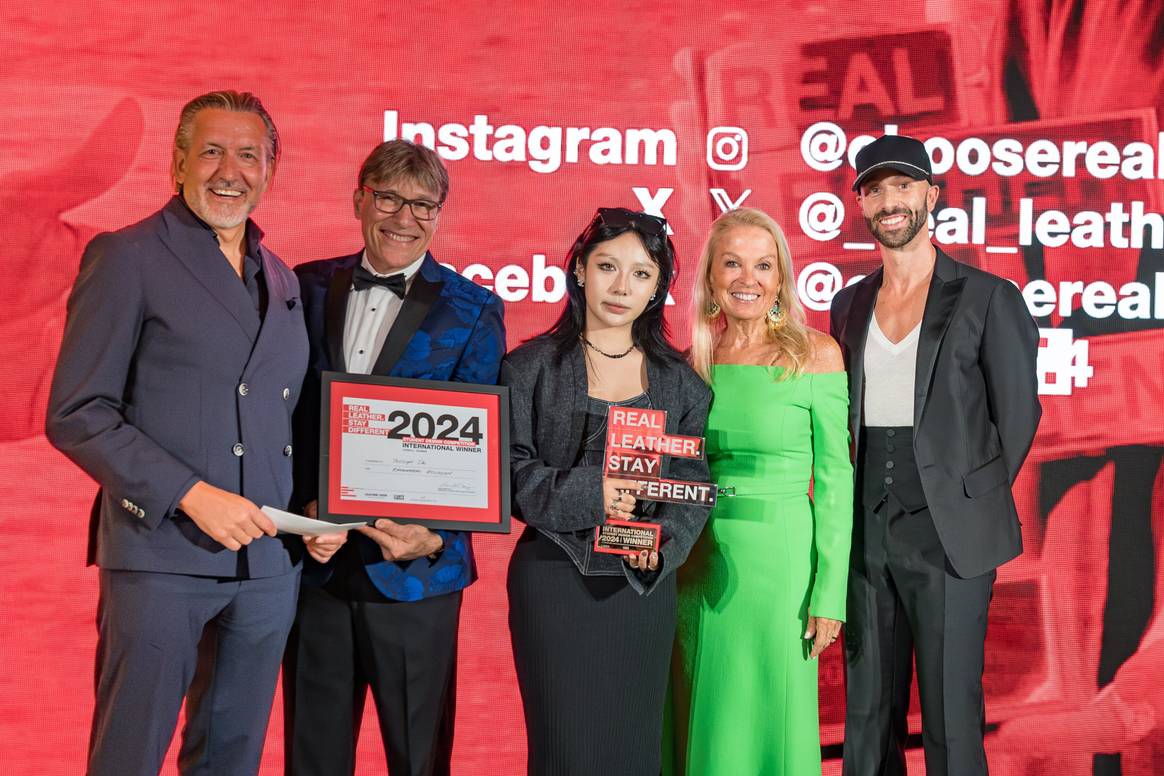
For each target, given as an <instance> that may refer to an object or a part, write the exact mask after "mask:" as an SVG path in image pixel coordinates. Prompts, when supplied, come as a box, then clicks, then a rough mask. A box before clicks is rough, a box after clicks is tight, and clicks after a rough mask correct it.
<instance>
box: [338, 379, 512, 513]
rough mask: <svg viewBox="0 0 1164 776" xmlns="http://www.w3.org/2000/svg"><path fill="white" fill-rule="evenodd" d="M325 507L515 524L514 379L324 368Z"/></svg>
mask: <svg viewBox="0 0 1164 776" xmlns="http://www.w3.org/2000/svg"><path fill="white" fill-rule="evenodd" d="M322 397H323V401H322V407H321V414H322V417H321V419H320V420H321V422H320V429H321V433H320V456H319V516H320V519H322V520H328V521H330V522H335V523H346V522H351V521H353V520H366V521H368V522H371V521H373V520H375V519H377V518H381V517H386V518H390V519H392V520H397V521H400V522H404V523H419V524H421V525H424V526H427V527H429V528H444V529H447V530H453V531H484V532H488V533H509V505H510V492H509V389H508V388H507V387H503V386H494V385H473V384H469V383H445V382H437V381H435V380H408V379H404V378H398V377H380V376H377V375H357V374H347V373H343V372H324V373H323V386H322Z"/></svg>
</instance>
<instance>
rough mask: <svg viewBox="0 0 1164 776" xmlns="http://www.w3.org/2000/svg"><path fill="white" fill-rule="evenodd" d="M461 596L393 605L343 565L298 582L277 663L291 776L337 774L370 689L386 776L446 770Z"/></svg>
mask: <svg viewBox="0 0 1164 776" xmlns="http://www.w3.org/2000/svg"><path fill="white" fill-rule="evenodd" d="M460 612H461V593H460V591H458V592H456V593H450V594H448V595H442V596H437V597H435V598H427V599H424V600H421V601H392V600H390V599H388V598H385V597H384V596H383V595H381V594H380V592H379V591H378V590H377V589H376V588H375V586H374V585H372V583H371V580H369V579H368V577H367V574H366V573H364V571H363V569H362V568H358V567H357V568H353V567H352V566H350V565H349V564H342V563H341V564H340V566H339V568H337V570H336V574H335V575H334V576H333V578H332V580H331V581H330V582H329V583H328V585H326V586H325V587H311V586H307V585H304V586H303V587H302V589H301V590H300V593H299V609H298V612H297V615H296V618H295V625H294V627H293V628H292V629H291V635H290V637H289V638H288V642H287V653H286V655H285V656H284V660H283V705H284V719H285V728H286V730H285V736H286V738H285V752H284V754H285V767H286V773H287V774H288V776H343V774H352V773H354V772H355V768H356V741H357V738H358V736H359V731H360V723H361V721H362V719H363V716H364V699H365V698H366V697H367V694H368V690H369V688H370V689H371V691H372V699H373V702H374V703H375V704H376V714H377V716H378V717H379V721H380V736H381V737H382V738H383V741H384V751H385V753H386V754H387V757H388V772H389V773H390V774H391V776H445V775H446V774H448V773H449V761H450V758H451V755H452V749H453V721H454V716H455V699H456V667H457V623H458V620H459V619H460Z"/></svg>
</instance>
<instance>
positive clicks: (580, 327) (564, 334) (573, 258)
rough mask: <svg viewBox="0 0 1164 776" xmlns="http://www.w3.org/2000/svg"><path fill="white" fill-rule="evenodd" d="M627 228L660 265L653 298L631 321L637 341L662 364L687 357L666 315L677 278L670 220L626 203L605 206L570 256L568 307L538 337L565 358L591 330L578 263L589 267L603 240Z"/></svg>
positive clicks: (595, 216) (616, 235)
mask: <svg viewBox="0 0 1164 776" xmlns="http://www.w3.org/2000/svg"><path fill="white" fill-rule="evenodd" d="M627 232H634V233H635V235H637V236H638V238H639V240H640V241H641V242H642V244H643V248H644V249H645V250H646V252H647V255H648V256H650V257H651V261H653V262H655V264H656V265H657V266H658V268H659V278H658V285H657V286H656V287H655V297H654V299H652V300H651V301H649V302H647V306H646V308H644V309H643V311H642V313H640V314H639V317H638V318H636V319H635V321H634V323H632V324H631V342H633V343H634V344H635V346H637V347H638V348H639V349H640V350H642V351H643V354H644V355H645V356H646V357H647V358H649V359H651V360H652V361H655V362H657V363H666V362H670V361H682V360H683V356H682V354H680V353H679V351H678V350H676V349H675V346H674V345H672V344H671V339H670V334H669V332H668V330H667V320H666V318H665V317H664V316H663V312H664V309H665V308H666V304H667V292H668V291H669V290H670V288H671V281H672V280H673V279H674V277H675V246H674V245H673V244H672V243H671V238H670V237H668V236H667V223H666V221H664V220H663V219H661V218H659V217H657V216H651V215H647V214H646V213H641V212H637V211H634V210H627V209H625V208H599V209H598V212H597V213H595V214H594V218H592V219H591V220H590V223H589V224H588V225H587V226H586V228H585V229H584V230H582V234H580V235H578V239H577V240H575V241H574V246H573V247H572V248H570V253H569V254H568V255H567V256H566V265H565V270H566V309H564V310H562V315H561V316H560V317H559V318H558V320H557V322H556V323H555V324H554V325H553V326H551V327H550V328H549V329H548V330H546V331H545V332H543V333H542V334H539V335H538V336H537V337H535V338H534V339H549V340H552V341H553V342H554V343H555V344H556V345H557V357H558V358H559V359H560V358H562V357H563V356H564V355H566V354H567V353H568V352H569V351H570V350H571V349H573V348H576V347H578V343H579V340H580V339H581V337H582V334H583V332H584V331H585V330H586V291H585V289H583V288H582V287H581V286H579V285H578V276H577V274H576V272H577V269H578V266H579V265H582V266H583V267H585V266H586V261H587V260H588V259H589V258H590V254H591V253H593V252H594V249H595V247H597V246H598V244H599V243H604V242H606V241H607V240H613V239H615V238H616V237H619V236H621V235H623V234H626V233H627Z"/></svg>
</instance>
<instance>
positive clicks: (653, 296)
mask: <svg viewBox="0 0 1164 776" xmlns="http://www.w3.org/2000/svg"><path fill="white" fill-rule="evenodd" d="M658 295H659V292H658V291H656V292H655V293H653V294H651V298H650V299H648V300H647V301H648V302H653V301H655V297H656V296H658Z"/></svg>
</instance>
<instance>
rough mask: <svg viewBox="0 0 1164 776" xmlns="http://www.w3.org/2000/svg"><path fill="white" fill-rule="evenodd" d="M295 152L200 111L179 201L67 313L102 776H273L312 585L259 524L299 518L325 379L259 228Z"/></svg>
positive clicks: (256, 126)
mask: <svg viewBox="0 0 1164 776" xmlns="http://www.w3.org/2000/svg"><path fill="white" fill-rule="evenodd" d="M278 151H279V135H278V133H277V132H276V130H275V125H274V123H273V122H272V121H271V117H270V115H268V113H267V111H266V110H265V109H264V108H263V105H262V103H260V102H259V100H258V98H256V97H255V96H254V95H252V94H250V93H246V92H244V93H241V94H240V93H238V92H234V91H223V92H211V93H210V94H206V95H203V96H201V97H197V98H195V99H194V100H191V101H190V102H189V103H187V105H186V106H185V107H184V108H183V109H182V114H181V117H180V119H179V122H178V130H177V132H176V135H175V138H174V150H173V168H172V174H173V183H174V186H175V188H176V189H177V192H178V193H177V196H175V197H173V198H172V199H171V200H170V201H169V202H168V203H167V204H166V205H165V207H163V208H162V209H161V210H160V211H158V212H157V213H154V214H153V215H151V216H149V217H148V218H146V219H145V220H143V221H141V222H140V223H137V224H134V225H132V226H129V227H126V228H125V229H121V230H119V231H116V232H112V233H107V234H101V235H98V236H97V237H95V238H94V239H93V240H92V242H90V243H89V245H88V247H87V248H86V249H85V255H84V257H83V258H82V260H81V270H80V273H79V274H78V275H77V280H76V283H75V284H74V286H73V290H72V293H71V294H70V296H69V305H68V321H67V323H66V326H65V334H64V339H63V341H62V343H61V352H60V357H59V358H58V359H57V366H56V373H55V374H54V376H53V383H52V390H51V393H50V396H49V407H48V421H47V428H46V431H47V434H48V438H49V440H50V441H51V442H52V443H53V444H54V445H56V446H57V447H58V448H59V449H60V450H61V451H62V452H64V453H65V454H66V455H67V456H69V458H71V459H72V460H73V461H74V462H76V464H77V465H78V466H80V467H81V468H82V469H84V470H85V472H87V473H88V474H89V475H90V476H92V477H93V479H94V480H96V481H97V484H98V485H99V486H100V488H101V489H100V491H99V492H98V494H97V501H96V503H95V504H94V507H93V519H92V523H91V525H90V537H91V542H90V557H89V560H90V562H96V563H97V565H99V566H100V567H101V571H100V575H99V577H98V580H99V585H100V600H99V603H98V609H97V633H98V640H97V672H96V691H97V700H96V708H95V709H94V712H93V728H92V736H91V738H90V742H89V765H88V773H90V774H109V775H110V776H132V775H134V774H140V775H141V776H148V775H149V774H156V773H157V772H158V770H159V769H160V768H161V766H162V760H163V758H164V757H165V754H166V749H167V748H168V747H169V744H170V739H171V738H172V737H173V734H174V728H175V726H176V725H177V721H178V710H179V709H180V708H181V706H182V700H183V697H185V698H186V712H187V725H186V727H185V729H184V730H183V732H182V746H181V751H180V753H179V756H178V763H179V769H180V770H181V772H182V773H183V774H206V775H207V776H212V775H213V776H218V775H219V774H246V773H252V774H253V773H256V772H257V771H258V768H259V759H260V756H261V754H262V748H263V740H264V737H265V733H266V729H267V720H268V717H269V716H270V710H271V700H272V698H273V696H274V693H275V682H276V679H277V678H278V674H279V659H280V656H281V655H282V653H283V647H284V644H285V643H286V639H287V633H288V631H289V630H290V628H291V621H292V618H293V615H294V612H295V594H296V590H297V588H298V582H299V566H298V564H297V563H296V562H295V561H294V559H293V558H292V557H291V556H290V555H289V554H288V552H287V549H286V548H285V547H284V545H283V544H282V542H280V541H279V540H278V539H276V538H275V526H274V525H273V524H272V523H271V521H270V520H269V519H268V518H267V516H266V515H265V514H264V513H263V512H261V511H260V509H259V507H260V506H262V505H271V506H275V507H280V508H285V507H286V506H287V505H288V503H289V502H290V498H291V486H292V471H291V454H292V448H291V413H292V410H293V409H294V407H295V402H296V400H297V399H298V397H299V387H300V385H301V383H302V381H303V374H304V371H305V370H306V368H307V352H308V346H307V333H306V330H305V327H304V323H303V307H302V305H300V304H299V283H298V282H297V281H296V279H295V275H294V274H293V273H292V272H291V270H289V269H288V268H287V267H286V266H285V265H284V264H283V262H282V261H280V260H279V257H277V256H275V254H273V253H271V252H270V251H268V250H267V249H266V248H265V247H264V246H263V244H262V237H263V233H262V230H260V229H259V228H258V226H256V225H255V223H254V222H253V221H251V220H250V218H249V217H248V216H249V214H250V213H251V211H252V210H254V208H255V207H256V206H257V205H258V204H259V201H260V200H261V198H262V196H263V193H264V192H265V191H266V189H267V186H268V184H269V183H270V181H271V177H272V176H273V175H274V171H275V163H276V160H277V158H278Z"/></svg>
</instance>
